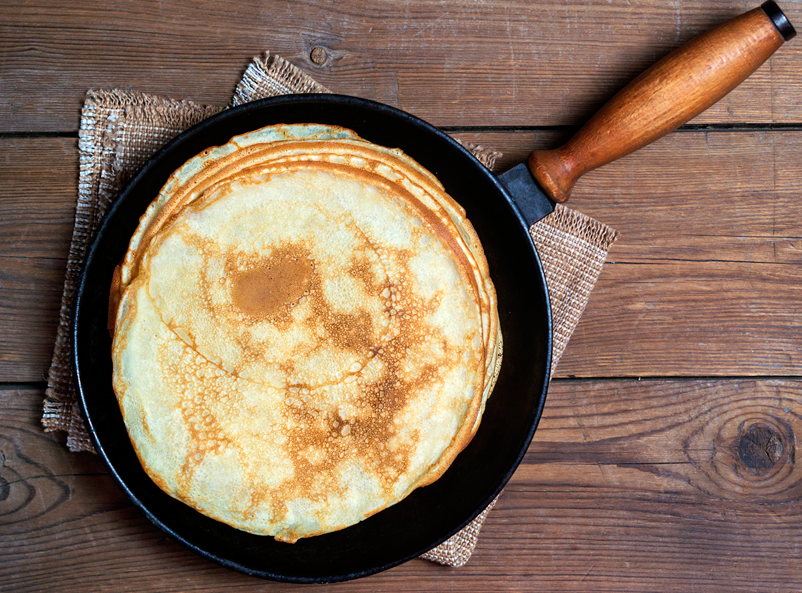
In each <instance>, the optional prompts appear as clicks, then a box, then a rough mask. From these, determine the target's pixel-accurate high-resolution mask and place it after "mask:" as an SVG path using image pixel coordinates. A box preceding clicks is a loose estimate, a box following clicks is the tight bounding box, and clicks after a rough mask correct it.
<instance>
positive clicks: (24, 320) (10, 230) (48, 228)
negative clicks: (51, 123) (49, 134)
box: [0, 138, 78, 381]
mask: <svg viewBox="0 0 802 593" xmlns="http://www.w3.org/2000/svg"><path fill="white" fill-rule="evenodd" d="M77 150H78V142H77V140H75V139H73V138H16V139H4V140H2V141H0V328H2V329H1V330H0V331H2V337H0V380H4V381H43V380H45V379H46V378H47V369H48V368H49V366H50V356H51V354H52V352H53V343H54V342H55V339H56V326H57V324H58V313H59V308H60V306H61V292H62V286H63V283H64V273H65V270H66V266H67V253H68V251H69V243H70V237H71V236H72V225H73V220H74V215H75V199H76V191H77V187H78V181H77V178H78V158H77V156H78V153H77Z"/></svg>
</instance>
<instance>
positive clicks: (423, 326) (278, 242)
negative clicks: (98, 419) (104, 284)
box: [113, 124, 501, 542]
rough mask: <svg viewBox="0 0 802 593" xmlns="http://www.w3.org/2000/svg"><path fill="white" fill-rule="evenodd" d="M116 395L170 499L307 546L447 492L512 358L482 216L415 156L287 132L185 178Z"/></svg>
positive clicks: (168, 190) (128, 337)
mask: <svg viewBox="0 0 802 593" xmlns="http://www.w3.org/2000/svg"><path fill="white" fill-rule="evenodd" d="M120 271H121V273H120V275H119V280H120V283H119V287H118V288H116V289H115V290H114V291H113V301H116V300H119V308H118V310H117V314H116V323H115V328H114V330H115V331H114V344H113V358H114V387H115V392H116V394H117V397H118V400H119V402H120V406H121V409H122V412H123V416H124V419H125V423H126V426H127V428H128V431H129V435H130V437H131V440H132V443H133V445H134V448H135V450H136V451H137V454H138V455H139V458H140V460H141V462H142V464H143V467H144V468H145V470H146V471H147V472H148V474H149V475H150V476H151V478H152V479H153V480H154V481H155V482H156V483H157V484H158V485H159V486H160V487H161V488H162V489H163V490H165V491H166V492H168V493H169V494H170V495H172V496H174V497H176V498H178V499H179V500H182V501H184V502H186V503H187V504H189V505H190V506H192V507H194V508H196V509H197V510H199V511H200V512H202V513H204V514H206V515H208V516H210V517H213V518H215V519H218V520H220V521H223V522H225V523H228V524H229V525H232V526H234V527H237V528H239V529H243V530H245V531H249V532H252V533H258V534H269V535H274V536H276V538H277V539H280V540H283V541H290V542H291V541H296V540H297V539H298V538H300V537H309V536H312V535H318V534H321V533H327V532H330V531H335V530H337V529H342V528H344V527H347V526H348V525H352V524H354V523H356V522H358V521H361V520H362V519H364V518H366V517H368V516H370V515H372V514H373V513H375V512H377V511H379V510H381V509H383V508H385V507H387V506H388V505H391V504H393V503H395V502H397V501H399V500H401V499H402V498H403V497H404V496H406V495H407V494H408V493H409V492H410V491H412V490H413V489H414V488H416V487H418V486H422V485H426V484H428V483H431V482H432V481H434V480H435V479H437V478H438V477H439V476H440V475H441V474H442V473H443V472H444V471H445V470H446V469H447V467H448V466H449V465H450V463H451V462H452V461H453V459H454V457H455V456H456V455H457V454H458V453H459V452H460V451H461V450H462V449H463V448H464V447H465V446H466V445H467V443H468V442H469V441H470V439H471V437H472V436H473V434H474V433H475V431H476V429H477V428H478V426H479V421H480V418H481V411H482V409H483V407H484V404H485V401H486V399H487V397H488V396H489V394H490V391H491V389H492V384H493V381H494V377H495V375H496V374H497V370H498V365H499V361H500V347H501V341H500V332H499V330H498V315H497V312H496V305H495V292H494V290H493V286H492V283H491V282H490V279H489V274H488V271H487V263H486V261H485V259H484V255H483V253H482V251H481V246H480V244H479V241H478V239H477V238H476V235H475V233H474V231H473V229H472V227H471V226H470V223H469V222H468V221H467V219H465V217H464V211H463V210H462V208H461V207H460V206H459V205H458V204H456V203H455V202H454V201H453V200H452V199H451V198H450V197H448V195H447V194H446V193H445V192H444V191H443V189H442V186H441V185H440V184H439V182H437V180H436V179H435V178H434V177H433V176H432V175H431V174H430V173H428V172H427V171H426V170H425V169H423V168H422V167H420V165H418V164H417V163H415V162H414V161H413V160H412V159H410V158H409V157H407V156H406V155H404V154H403V153H401V152H400V151H397V150H395V151H394V150H388V149H386V148H383V147H379V146H376V145H373V144H371V143H368V142H366V141H364V140H362V139H360V138H359V137H358V136H356V135H355V134H354V133H353V132H351V131H350V130H344V129H342V128H334V127H331V126H318V125H312V124H310V125H286V126H285V125H281V126H271V127H269V128H264V129H262V130H257V131H256V132H252V133H249V134H245V135H243V136H238V137H236V138H233V139H232V140H231V141H230V142H229V143H228V144H226V145H225V146H222V147H217V148H214V149H210V150H207V151H205V152H204V153H202V154H201V155H199V156H198V157H195V158H194V159H192V160H190V161H188V162H187V163H186V164H185V165H184V166H183V167H182V168H181V169H179V170H178V171H176V173H174V175H173V176H172V177H171V179H170V180H169V181H168V183H167V184H166V185H165V187H164V188H163V190H162V192H161V193H160V195H159V196H158V197H157V199H156V200H154V202H153V204H151V206H150V208H149V209H148V211H147V212H146V214H145V215H144V216H143V217H142V220H141V221H140V225H139V227H138V228H137V231H136V233H135V234H134V236H133V238H132V240H131V244H130V248H129V251H128V253H127V254H126V257H125V259H124V262H123V264H122V267H121V270H120Z"/></svg>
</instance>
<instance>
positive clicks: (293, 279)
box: [231, 248, 314, 318]
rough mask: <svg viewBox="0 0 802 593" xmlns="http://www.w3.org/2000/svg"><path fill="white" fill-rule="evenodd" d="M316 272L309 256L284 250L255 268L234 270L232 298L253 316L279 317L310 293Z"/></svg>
mask: <svg viewBox="0 0 802 593" xmlns="http://www.w3.org/2000/svg"><path fill="white" fill-rule="evenodd" d="M313 274H314V268H313V265H312V263H311V262H310V260H309V258H308V257H306V256H305V255H303V254H299V253H298V252H297V251H296V250H293V249H291V248H290V249H282V250H280V251H278V252H277V253H274V254H273V255H272V256H271V257H270V258H268V259H267V260H265V261H262V262H260V263H259V264H258V265H257V266H256V267H253V268H250V269H246V270H239V271H237V272H235V276H234V278H233V282H232V290H231V296H232V300H233V302H234V305H235V306H236V307H238V308H239V309H240V310H241V311H242V312H243V313H245V314H246V315H249V316H251V317H257V318H265V317H268V318H272V317H278V316H280V315H281V314H282V313H286V311H287V309H288V308H289V307H291V306H293V305H294V304H295V303H297V302H298V301H299V300H300V299H301V298H303V296H304V295H305V294H308V292H309V287H310V284H311V282H312V276H313Z"/></svg>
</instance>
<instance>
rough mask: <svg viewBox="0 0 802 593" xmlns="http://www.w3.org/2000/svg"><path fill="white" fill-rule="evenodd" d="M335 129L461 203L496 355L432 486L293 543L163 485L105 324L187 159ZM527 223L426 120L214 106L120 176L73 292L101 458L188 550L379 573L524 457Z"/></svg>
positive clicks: (225, 560) (270, 103)
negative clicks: (192, 503) (120, 269)
mask: <svg viewBox="0 0 802 593" xmlns="http://www.w3.org/2000/svg"><path fill="white" fill-rule="evenodd" d="M306 122H315V123H322V124H336V125H339V126H343V127H346V128H350V129H352V130H354V131H356V133H357V134H359V135H360V136H362V137H363V138H365V139H366V140H369V141H371V142H375V143H376V144H380V145H382V146H390V147H398V148H401V149H402V150H403V151H404V152H406V153H407V154H409V155H411V156H412V157H413V158H414V159H416V160H417V161H418V162H419V163H421V164H422V165H423V166H424V167H426V168H427V169H429V170H430V171H431V172H432V173H434V174H435V175H436V176H437V177H438V179H440V181H441V182H442V183H443V185H444V186H445V188H446V190H447V191H448V193H449V194H450V195H451V196H452V197H454V198H455V199H456V200H457V201H458V202H459V203H460V204H462V206H463V207H464V208H465V210H466V211H467V215H468V218H469V219H470V220H471V222H472V223H473V225H474V227H475V228H476V232H477V233H478V235H479V237H480V239H481V241H482V245H483V247H484V250H485V253H486V255H487V259H488V263H489V265H490V269H491V276H492V279H493V282H494V283H495V286H496V289H497V292H498V306H499V317H500V322H501V327H502V331H503V335H504V361H503V364H502V368H501V374H500V376H499V378H498V383H497V384H496V388H495V390H494V392H493V397H492V398H491V399H490V401H489V403H488V405H487V409H486V411H485V414H484V416H483V418H482V424H481V427H480V429H479V431H478V432H477V434H476V436H475V437H474V439H473V441H472V442H471V444H470V445H469V446H468V447H467V448H466V449H465V450H464V451H463V452H462V453H460V455H459V456H458V457H457V459H456V461H455V462H454V463H453V464H452V466H451V467H450V468H449V470H448V471H447V472H446V474H445V475H444V476H443V477H441V478H440V479H439V480H438V481H437V482H435V483H434V484H432V485H430V486H427V487H425V488H421V489H418V490H416V491H414V492H413V493H412V494H411V495H410V496H408V497H407V498H406V499H404V500H403V501H401V502H400V503H398V504H396V505H394V506H392V507H390V508H389V509H386V510H384V511H382V512H380V513H377V514H376V515H374V516H373V517H371V518H369V519H367V520H366V521H363V522H362V523H359V524H357V525H355V526H353V527H349V528H347V529H344V530H342V531H338V532H335V533H331V534H328V535H322V536H317V537H313V538H309V539H302V540H300V541H299V542H298V543H296V544H286V543H280V542H276V541H274V540H273V539H272V538H270V537H260V536H256V535H251V534H248V533H245V532H243V531H238V530H236V529H233V528H231V527H229V526H227V525H225V524H223V523H219V522H217V521H215V520H213V519H209V518H207V517H205V516H203V515H201V514H200V513H198V512H196V511H194V510H193V509H191V508H190V507H188V506H186V505H184V504H183V503H181V502H178V501H176V500H174V499H173V498H171V497H170V496H168V495H167V494H165V493H164V492H162V491H161V490H160V489H159V488H158V487H157V486H156V485H155V484H154V483H153V482H152V481H151V480H150V478H148V476H147V475H146V474H145V472H144V470H143V469H142V467H141V466H140V464H139V461H138V459H137V457H136V455H135V454H134V450H133V448H132V446H131V443H130V441H129V439H128V434H127V432H126V430H125V426H124V424H123V421H122V416H121V414H120V410H119V407H118V405H117V399H116V397H115V395H114V393H113V391H112V388H111V372H112V366H111V356H110V352H111V340H110V338H109V334H108V331H107V329H106V315H105V311H106V309H107V307H108V294H109V286H110V284H111V277H112V273H113V271H114V267H115V266H116V265H117V263H118V262H119V261H120V259H121V258H122V257H123V255H124V253H125V251H126V249H127V247H128V241H129V239H130V237H131V235H132V234H133V232H134V230H135V228H136V225H137V223H138V221H139V217H140V216H141V215H142V214H143V213H144V211H145V209H146V208H147V206H148V204H150V202H151V201H152V200H153V199H154V198H155V197H156V195H157V194H158V192H159V190H160V189H161V187H162V186H163V185H164V183H165V182H166V181H167V178H168V177H169V176H170V175H171V174H172V173H173V171H175V170H176V169H177V168H178V167H180V166H181V165H182V164H183V163H184V162H186V161H187V160H189V159H190V158H191V157H193V156H195V155H196V154H198V153H199V152H201V151H203V150H204V149H206V148H208V147H210V146H218V145H221V144H225V143H226V142H228V140H229V139H230V138H231V137H232V136H236V135H238V134H242V133H245V132H248V131H251V130H255V129H258V128H261V127H263V126H267V125H271V124H275V123H306ZM527 228H528V227H527V225H526V224H525V222H524V220H523V219H522V218H521V216H520V214H519V213H518V211H517V209H516V208H515V206H514V204H513V202H512V201H511V198H510V197H509V196H508V195H507V193H506V192H505V191H504V189H503V188H502V187H501V185H500V184H499V182H498V180H497V179H496V177H495V176H494V175H493V174H491V173H490V172H489V171H488V170H487V169H486V168H485V167H484V166H483V165H481V164H480V163H479V162H478V161H477V160H476V159H475V158H474V157H473V156H472V155H471V154H470V153H469V152H468V151H466V150H465V149H464V148H462V147H461V146H460V145H459V144H457V143H456V142H455V141H454V140H452V139H451V138H449V137H448V136H446V135H445V134H443V133H442V132H440V131H439V130H437V129H436V128H434V127H432V126H430V125H429V124H427V123H425V122H423V121H421V120H419V119H417V118H415V117H413V116H411V115H409V114H407V113H404V112H402V111H399V110H397V109H393V108H391V107H387V106H385V105H381V104H379V103H374V102H372V101H366V100H363V99H356V98H353V97H343V96H336V95H291V96H284V97H277V98H273V99H265V100H262V101H256V102H254V103H249V104H246V105H243V106H240V107H237V108H234V109H231V110H229V111H224V112H222V113H220V114H218V115H216V116H214V117H212V118H210V119H208V120H206V121H204V122H202V123H200V124H198V125H197V126H195V127H194V128H192V129H190V130H188V131H186V132H184V133H183V134H181V135H180V136H178V137H177V138H176V139H175V140H173V141H172V142H171V143H170V144H169V145H167V146H166V147H165V148H164V149H162V150H161V151H160V152H159V153H158V154H156V155H155V156H154V157H153V158H152V159H151V160H150V161H149V162H148V163H147V164H146V165H145V167H144V168H143V169H142V170H141V171H140V172H139V173H138V174H137V175H136V177H135V178H134V179H133V180H132V181H131V182H130V184H129V185H128V186H127V187H126V189H125V190H124V191H123V193H122V194H121V195H120V197H119V198H118V200H117V202H116V203H115V204H114V206H113V207H112V209H111V211H110V212H109V214H108V215H107V217H106V219H105V220H104V222H103V224H102V226H101V228H100V231H99V233H98V236H97V238H96V240H95V242H94V244H93V246H92V248H91V250H90V253H89V257H88V259H87V263H86V269H85V271H84V274H83V278H82V281H81V285H80V287H79V289H78V297H77V305H76V313H75V319H74V332H73V339H74V346H75V361H74V362H75V370H76V385H77V387H78V394H79V397H80V401H81V405H82V407H83V410H84V414H85V416H86V423H87V427H88V429H89V433H90V435H92V440H93V443H94V445H95V448H96V449H97V451H98V453H99V455H100V456H101V458H102V459H103V460H104V461H105V463H106V465H107V466H108V468H109V470H110V472H111V474H112V475H113V476H114V478H115V480H116V481H117V483H118V484H119V485H120V487H121V488H122V489H123V490H124V491H125V493H126V494H127V495H128V497H129V498H130V499H131V501H132V502H133V503H134V504H136V505H137V506H138V507H140V508H141V509H142V510H143V511H144V512H145V514H146V515H147V516H148V518H149V519H150V520H151V521H153V522H154V523H155V524H156V525H158V526H159V527H161V528H162V529H163V530H164V531H166V532H167V533H168V534H170V535H171V536H172V537H174V538H175V539H177V540H178V541H180V542H181V543H183V544H184V545H186V546H188V547H189V548H191V549H192V550H194V551H195V552H197V553H199V554H201V555H202V556H206V557H207V558H210V559H212V560H215V561H217V562H219V563H221V564H223V565H225V566H228V567H230V568H233V569H236V570H239V571H242V572H245V573H248V574H253V575H257V576H262V577H267V578H273V579H279V580H287V581H296V582H321V581H336V580H344V579H350V578H355V577H359V576H364V575H368V574H371V573H374V572H377V571H380V570H384V569H386V568H389V567H391V566H394V565H396V564H399V563H401V562H404V561H405V560H408V559H410V558H413V557H415V556H418V555H420V554H422V553H423V552H425V551H427V550H429V549H431V548H432V547H434V546H436V545H437V544H439V543H441V542H442V541H444V540H445V539H446V538H448V537H450V536H451V535H453V534H454V533H455V532H457V531H458V530H459V529H461V528H462V527H464V526H465V525H466V524H467V523H468V522H470V521H471V520H472V519H473V518H474V517H475V516H476V515H477V514H478V513H479V512H481V511H482V509H484V508H485V507H486V506H487V505H488V504H489V503H490V502H491V501H492V500H493V498H495V496H496V495H497V494H498V493H499V492H500V491H501V489H502V487H503V486H504V484H505V483H506V482H507V480H508V479H509V478H510V476H511V475H512V473H513V471H514V470H515V468H516V467H517V466H518V463H519V462H520V460H521V458H522V457H523V455H524V453H525V452H526V449H527V447H528V445H529V442H530V441H531V439H532V435H533V434H534V431H535V427H536V426H537V422H538V419H539V418H540V413H541V410H542V409H543V402H544V400H545V397H546V386H547V382H548V381H547V379H548V376H549V364H550V361H551V311H550V308H549V299H548V293H547V291H546V283H545V279H544V277H543V270H542V268H541V265H540V261H539V260H538V256H537V253H536V252H535V249H534V246H533V245H532V241H531V240H530V238H529V234H528V230H527Z"/></svg>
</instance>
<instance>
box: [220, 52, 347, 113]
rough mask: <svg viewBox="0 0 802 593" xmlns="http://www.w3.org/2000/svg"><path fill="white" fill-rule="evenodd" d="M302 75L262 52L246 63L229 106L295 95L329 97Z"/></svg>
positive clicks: (281, 60) (312, 81)
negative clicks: (314, 94) (305, 94)
mask: <svg viewBox="0 0 802 593" xmlns="http://www.w3.org/2000/svg"><path fill="white" fill-rule="evenodd" d="M330 92H331V91H330V90H329V89H327V88H326V87H324V86H323V85H322V84H320V83H318V82H317V81H316V80H314V79H312V78H311V77H310V76H309V75H308V74H306V73H305V72H304V71H302V70H300V69H299V68H297V67H296V66H294V65H292V64H290V63H289V62H288V61H286V60H285V59H283V58H281V57H279V56H277V55H271V53H270V52H269V51H268V52H265V53H264V54H262V55H261V56H257V57H255V58H254V59H253V61H252V62H251V63H250V65H249V66H248V68H247V69H246V70H245V74H243V76H242V80H241V81H240V82H239V84H238V85H237V88H236V89H234V98H233V100H232V101H231V105H232V106H234V107H236V106H237V105H242V104H243V103H250V102H251V101H255V100H256V99H263V98H265V97H275V96H277V95H289V94H298V93H330Z"/></svg>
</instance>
